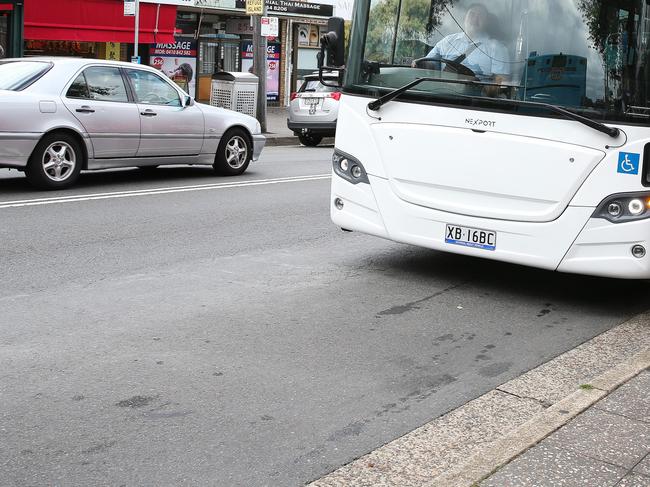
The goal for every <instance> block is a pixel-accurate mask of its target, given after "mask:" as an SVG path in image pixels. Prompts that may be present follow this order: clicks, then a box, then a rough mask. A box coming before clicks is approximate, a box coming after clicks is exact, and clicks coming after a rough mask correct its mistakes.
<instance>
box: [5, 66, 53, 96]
mask: <svg viewBox="0 0 650 487" xmlns="http://www.w3.org/2000/svg"><path fill="white" fill-rule="evenodd" d="M50 67H51V64H50V63H46V62H40V61H5V62H0V90H10V91H19V90H22V89H24V88H26V87H27V86H29V85H30V84H31V83H32V82H34V81H35V80H37V79H38V78H39V77H40V76H41V75H43V73H45V72H46V71H47V70H48V69H50Z"/></svg>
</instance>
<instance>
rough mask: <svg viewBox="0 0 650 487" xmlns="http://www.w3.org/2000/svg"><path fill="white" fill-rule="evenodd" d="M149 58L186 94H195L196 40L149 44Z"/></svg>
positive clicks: (153, 64) (155, 66) (154, 65)
mask: <svg viewBox="0 0 650 487" xmlns="http://www.w3.org/2000/svg"><path fill="white" fill-rule="evenodd" d="M149 59H150V61H149V62H150V63H151V65H152V66H153V67H154V68H156V69H159V70H160V71H162V72H163V73H165V75H166V76H168V77H169V78H171V79H172V81H174V83H176V84H177V85H178V86H180V87H181V88H182V89H183V90H184V91H185V92H186V93H187V94H189V95H191V96H196V41H181V42H176V43H174V44H150V46H149Z"/></svg>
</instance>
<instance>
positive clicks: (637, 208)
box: [627, 198, 646, 216]
mask: <svg viewBox="0 0 650 487" xmlns="http://www.w3.org/2000/svg"><path fill="white" fill-rule="evenodd" d="M627 209H628V210H629V211H630V214H631V215H633V216H638V215H640V214H641V213H643V212H644V211H645V209H646V205H645V203H644V201H643V200H640V199H639V198H636V199H633V200H632V201H630V204H629V205H628V206H627Z"/></svg>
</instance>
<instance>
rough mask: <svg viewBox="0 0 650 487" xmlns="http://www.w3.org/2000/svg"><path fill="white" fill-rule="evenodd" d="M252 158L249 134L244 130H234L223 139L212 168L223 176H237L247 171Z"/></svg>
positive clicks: (228, 132) (229, 131)
mask: <svg viewBox="0 0 650 487" xmlns="http://www.w3.org/2000/svg"><path fill="white" fill-rule="evenodd" d="M252 157H253V148H252V146H251V143H250V140H249V138H248V134H247V133H246V132H245V131H244V130H243V129H239V128H234V129H230V130H228V131H227V132H226V133H225V134H224V135H223V137H222V138H221V142H220V143H219V148H218V149H217V155H216V157H215V159H214V164H213V166H212V167H214V170H215V171H216V172H217V174H220V175H222V176H237V175H239V174H243V172H244V171H246V168H248V164H249V163H250V162H251V158H252Z"/></svg>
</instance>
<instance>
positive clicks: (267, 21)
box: [261, 17, 279, 37]
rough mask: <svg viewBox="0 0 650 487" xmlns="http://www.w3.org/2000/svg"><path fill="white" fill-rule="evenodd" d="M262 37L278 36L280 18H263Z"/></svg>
mask: <svg viewBox="0 0 650 487" xmlns="http://www.w3.org/2000/svg"><path fill="white" fill-rule="evenodd" d="M261 20H262V28H261V32H262V37H277V36H278V32H279V29H278V18H277V17H262V19H261Z"/></svg>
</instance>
